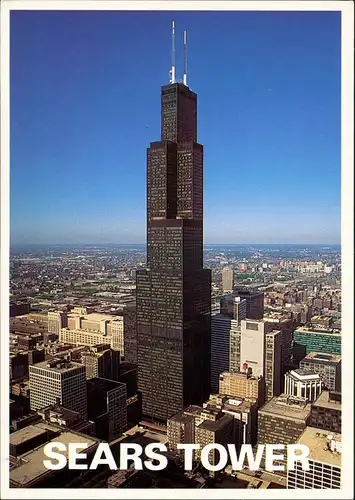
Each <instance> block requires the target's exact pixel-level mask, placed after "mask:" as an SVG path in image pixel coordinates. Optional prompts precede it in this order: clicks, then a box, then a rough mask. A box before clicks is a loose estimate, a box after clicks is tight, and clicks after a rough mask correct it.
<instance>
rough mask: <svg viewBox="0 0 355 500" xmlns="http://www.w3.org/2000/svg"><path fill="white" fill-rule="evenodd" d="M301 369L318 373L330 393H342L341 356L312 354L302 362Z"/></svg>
mask: <svg viewBox="0 0 355 500" xmlns="http://www.w3.org/2000/svg"><path fill="white" fill-rule="evenodd" d="M300 368H303V369H305V370H308V371H310V372H313V373H318V374H319V375H320V377H321V379H322V380H323V384H324V387H325V388H326V389H328V390H329V391H341V356H339V355H335V354H324V353H317V352H311V353H309V354H308V355H307V356H306V357H305V358H303V359H302V360H301V362H300Z"/></svg>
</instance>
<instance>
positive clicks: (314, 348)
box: [292, 327, 341, 363]
mask: <svg viewBox="0 0 355 500" xmlns="http://www.w3.org/2000/svg"><path fill="white" fill-rule="evenodd" d="M292 350H293V360H294V362H296V363H299V362H300V361H301V360H302V359H303V358H304V357H305V356H306V355H307V354H310V353H311V352H322V353H324V354H338V355H341V333H340V332H335V331H332V330H316V329H315V328H307V327H300V328H297V330H295V331H294V332H293V345H292Z"/></svg>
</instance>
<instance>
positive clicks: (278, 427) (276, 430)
mask: <svg viewBox="0 0 355 500" xmlns="http://www.w3.org/2000/svg"><path fill="white" fill-rule="evenodd" d="M310 413H311V404H310V403H308V401H307V399H301V398H296V397H294V396H287V395H285V394H281V395H280V396H277V397H274V398H272V399H271V400H270V401H268V402H267V403H265V405H264V406H263V407H262V408H260V409H259V415H258V443H259V444H283V445H287V444H294V443H296V442H297V440H298V438H299V437H300V436H301V434H302V432H303V431H304V429H305V428H306V426H307V423H308V419H309V416H310Z"/></svg>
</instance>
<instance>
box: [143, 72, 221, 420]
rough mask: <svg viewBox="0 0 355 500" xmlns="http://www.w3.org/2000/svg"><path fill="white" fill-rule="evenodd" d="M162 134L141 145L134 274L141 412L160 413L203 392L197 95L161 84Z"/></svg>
mask: <svg viewBox="0 0 355 500" xmlns="http://www.w3.org/2000/svg"><path fill="white" fill-rule="evenodd" d="M161 116H162V125H161V140H160V141H159V142H152V143H151V144H150V147H149V148H148V151H147V216H148V218H147V225H148V229H147V236H148V238H147V268H146V269H145V270H138V271H137V274H136V283H137V288H136V307H137V338H138V385H139V390H140V392H141V393H142V402H143V415H144V416H146V417H149V418H153V419H158V420H166V419H167V418H168V417H169V416H170V415H172V414H174V413H177V412H178V411H179V410H182V409H183V408H184V407H186V406H188V405H190V404H201V403H202V402H203V401H204V400H205V399H206V398H207V397H208V394H209V388H210V363H211V359H210V358H211V323H210V321H211V272H210V270H207V269H204V268H203V147H202V145H201V144H198V143H197V95H196V94H195V93H194V92H192V91H191V90H190V89H189V88H188V87H187V86H186V85H183V84H181V83H176V82H172V83H170V84H169V85H166V86H163V87H162V91H161Z"/></svg>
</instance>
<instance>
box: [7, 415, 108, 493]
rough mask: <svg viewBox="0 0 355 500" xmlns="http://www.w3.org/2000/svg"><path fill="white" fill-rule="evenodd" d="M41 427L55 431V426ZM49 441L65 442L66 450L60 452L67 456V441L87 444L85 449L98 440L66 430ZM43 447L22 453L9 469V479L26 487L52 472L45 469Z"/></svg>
mask: <svg viewBox="0 0 355 500" xmlns="http://www.w3.org/2000/svg"><path fill="white" fill-rule="evenodd" d="M42 425H43V424H38V425H37V426H38V427H41V426H42ZM43 428H44V429H45V428H48V429H50V430H52V429H53V430H54V429H55V430H56V431H57V429H56V428H52V427H51V426H47V425H43ZM50 442H59V443H63V444H65V445H66V446H67V451H65V452H61V453H63V454H64V455H65V456H66V457H68V445H69V443H85V444H87V447H86V448H85V449H86V450H87V449H89V448H91V447H92V446H94V445H95V444H96V443H99V440H98V439H96V438H92V437H91V436H87V435H84V434H79V433H76V432H70V431H67V432H63V434H60V435H59V436H57V437H55V438H54V439H52V440H51V441H50ZM46 444H47V443H46ZM44 447H45V445H42V446H40V447H38V448H36V449H34V450H32V451H30V452H29V453H25V454H24V455H22V456H21V461H20V465H19V466H18V467H15V468H13V469H12V470H10V480H11V481H13V482H15V483H17V484H18V485H19V486H21V487H27V485H28V484H29V483H32V482H33V481H35V480H39V479H40V478H41V477H44V476H46V475H50V474H53V473H54V472H55V471H52V470H50V469H47V468H46V467H45V466H44V464H43V460H47V459H48V457H47V456H46V455H45V454H44Z"/></svg>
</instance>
